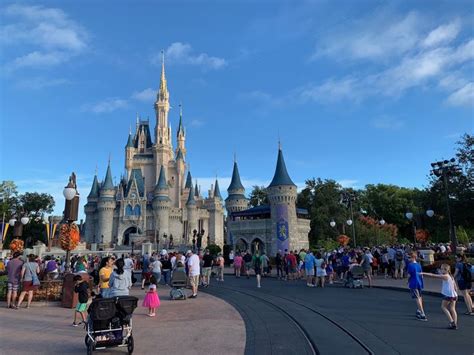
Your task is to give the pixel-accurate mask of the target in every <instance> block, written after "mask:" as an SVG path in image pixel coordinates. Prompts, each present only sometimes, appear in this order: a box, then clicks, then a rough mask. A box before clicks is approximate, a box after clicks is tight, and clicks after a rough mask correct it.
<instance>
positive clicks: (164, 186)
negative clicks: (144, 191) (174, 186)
mask: <svg viewBox="0 0 474 355" xmlns="http://www.w3.org/2000/svg"><path fill="white" fill-rule="evenodd" d="M156 188H157V189H163V190H164V189H168V188H169V187H168V183H167V182H166V172H165V167H164V166H163V165H162V166H161V168H160V177H159V178H158V183H157V184H156Z"/></svg>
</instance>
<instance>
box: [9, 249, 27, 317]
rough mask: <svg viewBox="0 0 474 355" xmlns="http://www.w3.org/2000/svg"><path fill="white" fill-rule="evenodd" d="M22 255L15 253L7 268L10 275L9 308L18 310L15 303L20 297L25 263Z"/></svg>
mask: <svg viewBox="0 0 474 355" xmlns="http://www.w3.org/2000/svg"><path fill="white" fill-rule="evenodd" d="M20 255H21V253H19V252H17V251H16V252H14V253H13V258H12V259H11V260H10V261H9V262H8V263H7V266H6V270H7V274H8V281H7V290H8V291H7V308H14V309H16V308H17V306H16V305H15V301H16V297H17V295H18V289H19V287H20V280H21V269H22V267H23V261H22V260H21V259H20Z"/></svg>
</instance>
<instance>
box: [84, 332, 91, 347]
mask: <svg viewBox="0 0 474 355" xmlns="http://www.w3.org/2000/svg"><path fill="white" fill-rule="evenodd" d="M90 342H91V339H90V338H89V335H87V334H86V337H85V338H84V343H85V344H86V347H87V346H89V343H90Z"/></svg>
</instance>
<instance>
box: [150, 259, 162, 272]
mask: <svg viewBox="0 0 474 355" xmlns="http://www.w3.org/2000/svg"><path fill="white" fill-rule="evenodd" d="M150 269H151V272H161V262H160V261H159V260H155V261H154V262H152V263H151V264H150Z"/></svg>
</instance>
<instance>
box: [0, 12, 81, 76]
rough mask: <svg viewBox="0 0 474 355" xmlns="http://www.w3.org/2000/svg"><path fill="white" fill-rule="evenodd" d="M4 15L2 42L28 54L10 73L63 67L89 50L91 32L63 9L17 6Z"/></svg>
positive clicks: (11, 64) (17, 60) (12, 65)
mask: <svg viewBox="0 0 474 355" xmlns="http://www.w3.org/2000/svg"><path fill="white" fill-rule="evenodd" d="M4 14H5V16H4V21H3V22H4V23H5V24H4V25H3V26H1V27H0V42H1V43H2V44H4V45H5V46H10V47H17V48H18V47H19V48H21V50H22V51H23V52H26V53H24V54H22V55H20V56H18V57H17V58H15V59H13V60H10V61H9V62H8V63H7V65H6V68H7V69H8V70H15V69H20V68H24V67H49V66H55V65H59V64H62V63H64V62H66V61H68V60H69V59H71V58H72V57H73V56H76V55H78V54H81V53H82V52H84V51H85V50H86V48H87V39H88V35H87V32H86V31H85V30H84V29H83V28H82V27H81V26H80V25H78V24H77V23H76V22H74V21H73V20H71V19H70V18H69V17H68V15H67V14H66V13H65V12H64V11H62V10H60V9H56V8H46V7H43V6H39V5H35V6H32V5H20V4H14V5H10V6H7V7H6V8H5V11H4ZM17 48H15V51H17Z"/></svg>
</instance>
